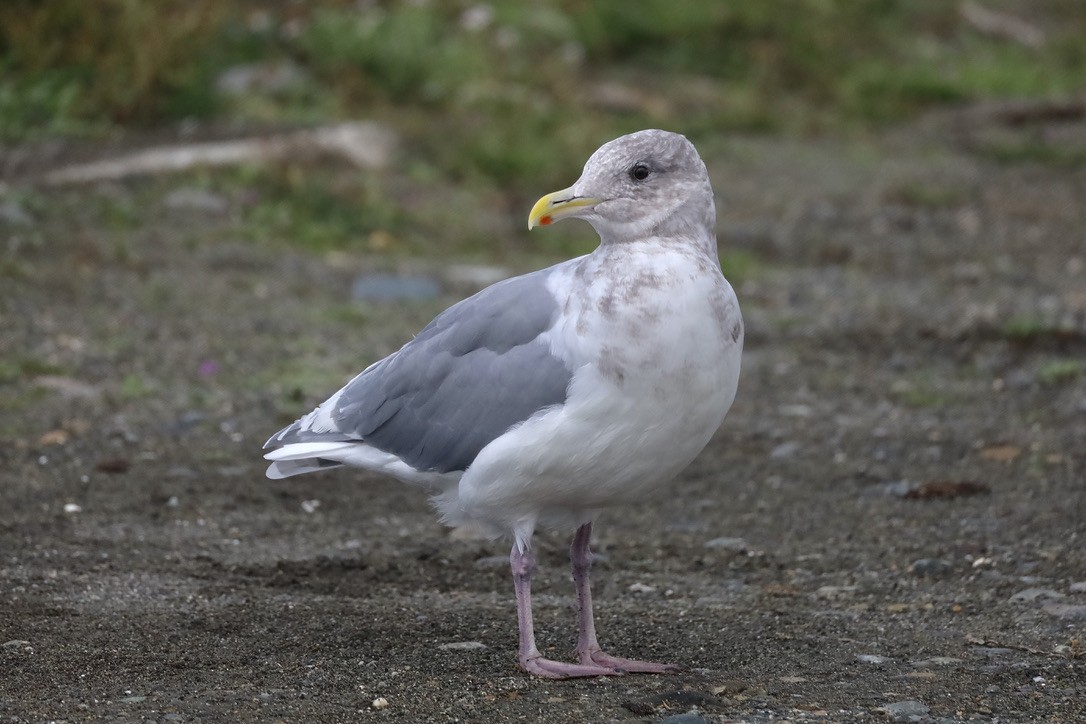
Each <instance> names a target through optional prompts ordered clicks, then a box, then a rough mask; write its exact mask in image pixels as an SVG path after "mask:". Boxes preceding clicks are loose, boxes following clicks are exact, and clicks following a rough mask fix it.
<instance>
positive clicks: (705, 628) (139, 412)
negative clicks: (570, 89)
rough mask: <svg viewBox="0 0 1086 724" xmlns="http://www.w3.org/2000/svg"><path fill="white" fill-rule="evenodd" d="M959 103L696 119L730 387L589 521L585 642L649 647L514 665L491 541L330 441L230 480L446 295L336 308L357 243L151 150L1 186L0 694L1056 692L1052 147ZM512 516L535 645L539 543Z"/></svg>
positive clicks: (907, 714)
mask: <svg viewBox="0 0 1086 724" xmlns="http://www.w3.org/2000/svg"><path fill="white" fill-rule="evenodd" d="M959 120H960V119H959ZM1061 123H1062V125H1060V126H1059V128H1058V130H1059V131H1060V133H1059V136H1058V137H1059V138H1061V139H1065V138H1077V139H1081V138H1083V137H1086V125H1084V124H1082V123H1076V122H1061ZM991 124H993V125H992V126H991V127H990V128H989V127H983V128H973V127H967V128H963V127H962V126H961V124H960V122H959V121H957V120H955V121H948V120H947V119H934V120H929V121H926V122H924V123H922V124H918V125H916V126H914V127H912V128H908V129H903V130H900V131H896V132H893V133H888V134H886V135H883V136H879V137H874V138H869V139H865V140H863V141H853V142H848V143H845V142H832V141H809V142H795V141H790V142H783V141H771V140H752V139H735V140H731V141H728V142H727V143H722V144H721V145H720V147H719V148H716V149H710V152H709V154H708V156H709V158H708V161H709V164H710V167H711V168H712V170H713V173H714V177H715V179H714V180H715V185H716V187H717V189H718V193H719V195H720V197H721V244H722V248H723V249H725V250H726V251H727V250H731V251H732V252H735V251H736V250H738V251H739V252H740V254H739V255H735V254H734V253H733V254H732V255H731V256H729V257H727V258H730V259H733V260H734V262H733V263H734V265H735V267H734V269H733V270H729V269H728V268H726V269H725V271H726V272H731V275H732V276H733V278H734V279H735V281H736V286H737V289H738V291H739V293H740V298H741V302H742V303H743V305H744V312H745V315H746V319H747V327H748V349H747V352H746V356H745V359H744V371H743V377H742V380H741V383H740V394H739V398H738V400H737V402H736V404H735V407H734V408H733V411H732V413H731V415H730V416H729V418H728V420H727V421H726V422H725V424H724V427H723V428H722V429H721V431H720V433H719V434H718V435H717V436H716V438H715V439H714V440H713V442H712V443H711V444H710V446H709V447H708V449H707V450H706V451H705V452H704V454H703V455H702V456H701V457H700V458H699V459H698V460H697V461H696V462H695V463H694V464H693V465H692V466H691V467H690V468H689V469H688V470H687V471H685V472H684V473H683V474H682V475H681V476H680V477H679V479H678V480H677V481H676V482H675V485H674V488H673V491H674V492H673V493H672V494H669V495H668V496H667V497H666V498H665V499H663V500H661V501H659V503H658V504H657V505H654V506H646V507H638V508H631V509H622V510H615V511H613V512H610V513H608V514H607V515H605V516H604V517H603V519H602V520H601V522H600V524H599V525H598V526H597V535H598V539H597V541H596V543H595V547H596V549H597V551H598V552H599V553H600V562H599V563H598V565H597V568H596V579H595V580H596V587H597V589H596V590H597V596H598V603H597V618H598V624H599V627H600V631H601V639H602V641H603V643H604V645H605V646H606V647H607V648H609V649H611V650H613V651H615V652H616V653H620V654H625V655H630V656H637V657H644V658H649V659H657V660H667V661H673V662H676V663H679V664H681V665H683V666H684V667H685V671H684V672H683V673H680V674H676V675H671V676H659V677H649V676H628V677H622V678H612V679H594V680H583V681H570V682H554V681H540V680H533V679H529V678H528V677H526V676H525V675H523V674H522V673H520V672H519V670H518V669H517V668H516V664H515V646H516V626H515V610H514V604H513V597H512V585H511V580H510V577H509V573H508V569H507V565H506V553H507V550H508V548H507V546H508V544H507V542H503V541H497V542H490V541H486V540H479V539H477V538H476V537H474V536H473V535H472V534H471V532H470V531H448V530H445V529H443V528H442V527H441V526H440V525H439V524H437V523H436V522H435V519H434V516H433V514H432V512H431V511H430V509H429V505H428V503H427V501H426V500H425V498H424V497H422V496H420V495H418V494H417V492H416V491H414V490H411V489H409V488H406V487H404V486H401V485H399V484H397V483H395V482H393V481H387V480H383V479H380V478H377V477H374V476H371V475H367V474H364V473H359V472H350V471H334V472H331V473H329V474H326V475H324V476H309V477H306V478H304V479H294V480H285V481H275V482H273V481H268V480H266V479H264V477H263V467H264V466H263V464H262V461H261V459H260V455H259V448H260V446H261V444H262V443H263V441H264V439H265V438H266V437H267V435H269V434H270V433H271V432H274V431H275V430H276V429H278V427H279V426H280V425H281V424H283V423H284V422H286V421H288V420H289V419H291V418H292V417H293V416H294V414H296V413H297V412H299V411H302V410H304V409H307V407H308V406H309V405H310V404H312V403H314V402H316V401H318V400H319V399H322V398H323V396H324V395H325V394H327V393H329V392H331V391H332V390H333V389H334V388H335V386H336V384H338V382H340V381H341V380H342V379H344V378H346V377H348V376H350V375H351V374H353V373H354V372H355V371H357V370H358V369H360V368H361V367H362V366H363V365H364V364H365V363H366V362H368V361H371V360H373V359H376V358H377V357H379V356H382V355H384V354H387V353H388V352H390V351H392V350H393V349H395V348H396V347H397V346H398V345H399V344H400V343H402V342H403V341H404V340H406V339H407V338H408V336H409V335H410V334H411V333H412V332H414V331H415V330H417V329H418V327H419V326H421V324H423V323H425V322H426V321H427V320H428V319H429V318H430V316H431V315H432V314H434V313H435V312H437V311H439V310H440V309H441V308H442V307H443V306H445V305H447V304H448V303H451V302H452V301H454V300H455V299H456V298H457V297H458V296H460V295H462V294H464V293H465V292H466V291H470V290H465V289H462V288H460V286H458V285H454V284H446V285H445V286H444V287H443V289H444V291H443V292H442V294H441V296H440V297H439V298H437V299H429V300H421V301H414V302H411V303H401V304H391V305H384V306H376V305H369V306H365V305H357V304H355V305H352V304H351V303H350V293H351V288H352V284H353V282H354V281H355V279H356V278H357V277H358V276H359V275H360V274H363V273H365V272H367V271H369V270H372V269H373V268H374V262H373V260H372V258H371V257H368V256H366V255H365V254H361V253H359V254H355V253H352V252H337V253H332V254H307V253H304V252H302V251H299V250H289V249H284V247H283V246H281V245H280V246H276V245H262V244H260V243H254V242H247V241H244V240H240V239H234V238H231V237H230V235H229V234H228V233H224V231H223V230H224V229H227V228H229V227H228V222H229V220H230V218H231V213H232V212H231V204H232V203H233V201H232V200H231V199H230V198H216V197H214V196H212V197H210V200H209V197H207V196H206V195H205V196H204V197H203V201H202V202H199V203H197V202H198V201H200V198H201V197H200V195H199V194H194V193H193V192H192V190H191V189H190V188H188V186H186V184H189V185H191V179H187V178H185V179H165V180H153V181H152V182H150V183H148V182H145V181H132V182H123V183H120V182H113V183H109V184H100V185H89V186H82V187H67V188H53V189H47V188H41V189H38V190H37V191H35V192H34V195H33V201H27V200H26V199H27V198H28V197H26V196H25V195H24V196H20V195H19V193H15V191H13V190H12V189H9V193H8V194H7V195H6V197H5V198H4V199H2V200H3V204H2V207H0V232H2V234H0V238H3V239H6V243H7V246H6V248H5V250H4V256H3V257H2V258H0V262H2V264H3V265H2V266H0V281H2V285H0V336H2V339H3V349H2V357H0V359H2V360H3V366H2V367H0V440H2V442H3V444H2V446H0V462H2V465H0V468H2V470H0V719H2V720H3V721H12V722H38V721H51V720H65V721H158V722H167V721H248V720H251V721H323V722H334V721H371V720H372V721H378V720H380V721H494V722H497V721H501V722H504V721H659V720H668V719H667V717H671V719H670V720H669V721H673V722H677V721H684V722H699V721H733V720H738V721H770V720H782V719H789V720H792V721H929V720H936V721H964V720H971V721H973V720H979V721H1004V722H1005V721H1053V722H1078V721H1083V720H1084V719H1086V481H1084V475H1086V473H1084V470H1086V445H1084V442H1086V367H1084V364H1086V233H1084V231H1083V230H1084V229H1086V171H1084V170H1083V167H1082V166H1081V165H1077V166H1076V165H1075V164H1073V163H1066V164H1061V163H1055V162H1051V159H1050V160H1049V161H1050V162H1047V163H1040V162H1028V161H1025V162H1017V163H1013V164H1006V163H998V162H996V161H992V160H987V159H986V156H985V155H984V154H982V153H977V152H976V151H975V149H973V146H972V144H971V143H970V141H971V140H974V139H976V138H981V137H982V136H983V133H993V134H1015V133H1017V134H1027V133H1037V132H1038V129H1037V128H1031V129H1025V130H1023V129H1014V128H1012V129H1006V128H1001V127H997V126H996V125H994V124H997V121H991ZM1040 130H1044V129H1043V128H1042V129H1040ZM983 137H987V136H983ZM573 171H575V170H573ZM342 172H343V173H349V172H350V170H349V169H343V171H342ZM179 189H183V191H180V192H179V191H178V190H179ZM16 190H17V189H16ZM548 190H549V189H540V192H541V193H542V192H544V191H548ZM194 198H195V199H196V201H193V199H194ZM106 202H108V205H109V208H116V207H117V206H118V205H119V206H122V207H124V208H127V209H129V212H128V214H127V216H126V217H125V219H124V220H123V221H121V222H117V221H116V220H115V219H113V218H112V217H111V216H110V215H109V214H106V213H103V212H102V211H101V209H102V208H103V204H106ZM526 211H527V209H524V212H525V213H526ZM520 224H521V222H520V217H519V216H518V217H517V218H516V219H510V221H509V229H510V231H509V234H510V236H511V237H512V238H519V237H518V236H516V235H519V234H520V233H521V232H519V231H518V230H516V229H517V228H518V227H519V226H520ZM585 233H590V232H589V231H588V229H587V227H586V229H585ZM517 243H523V244H525V245H526V244H529V243H531V238H524V239H522V240H521V241H519V242H517ZM448 262H449V260H447V259H437V258H435V259H433V260H431V261H427V262H421V261H415V262H412V263H411V264H410V268H411V269H412V271H414V272H417V271H418V270H419V269H423V271H424V273H428V274H429V275H431V276H432V277H433V278H435V279H438V280H441V279H443V268H444V267H445V266H447V264H448ZM726 266H727V265H726ZM518 271H520V269H518ZM538 543H539V546H540V557H541V564H542V570H541V573H540V576H539V579H538V585H537V589H536V590H537V592H538V594H537V602H536V615H537V631H538V633H539V636H540V638H541V641H540V644H541V648H543V650H544V651H545V653H546V654H547V655H550V656H555V657H563V656H569V654H570V650H571V649H572V645H573V627H574V618H573V611H572V606H573V596H572V587H571V584H570V581H569V575H568V569H567V566H566V560H565V555H566V553H565V549H566V545H567V544H568V540H567V538H566V536H565V535H564V534H544V535H542V536H540V537H539V541H538Z"/></svg>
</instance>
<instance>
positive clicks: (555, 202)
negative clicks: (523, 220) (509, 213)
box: [528, 188, 601, 231]
mask: <svg viewBox="0 0 1086 724" xmlns="http://www.w3.org/2000/svg"><path fill="white" fill-rule="evenodd" d="M600 200H601V199H596V198H592V197H591V196H576V195H574V193H573V189H572V188H568V189H562V190H561V191H555V192H554V193H553V194H547V195H546V196H544V197H543V198H541V199H540V200H539V201H536V202H535V206H533V207H532V211H531V212H530V213H529V214H528V231H531V230H532V229H534V228H535V227H537V226H550V225H551V224H553V223H554V222H556V221H560V220H562V219H565V218H568V217H570V216H576V215H577V212H578V210H580V209H583V208H585V207H589V208H591V207H593V206H595V205H596V204H598V203H599V202H600Z"/></svg>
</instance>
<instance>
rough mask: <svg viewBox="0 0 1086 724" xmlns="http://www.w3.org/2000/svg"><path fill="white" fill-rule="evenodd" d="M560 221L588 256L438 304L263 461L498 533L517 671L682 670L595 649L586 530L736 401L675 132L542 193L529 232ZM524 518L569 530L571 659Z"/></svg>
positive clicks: (722, 319) (694, 159)
mask: <svg viewBox="0 0 1086 724" xmlns="http://www.w3.org/2000/svg"><path fill="white" fill-rule="evenodd" d="M567 218H579V219H583V220H585V221H587V222H588V223H589V224H590V225H591V226H592V228H593V229H594V230H595V231H596V233H597V234H598V235H599V237H600V244H599V246H598V247H597V248H596V249H595V251H593V252H592V253H590V254H587V255H585V256H581V257H578V258H575V259H570V260H569V261H566V262H563V263H560V264H557V265H555V266H552V267H549V268H546V269H542V270H539V271H535V272H531V273H529V274H525V275H523V276H518V277H514V278H511V279H506V280H504V281H501V282H498V283H496V284H494V285H492V286H490V287H487V288H486V289H483V290H482V291H481V292H479V293H478V294H476V295H474V296H472V297H469V298H468V299H465V300H463V301H461V302H459V303H457V304H454V305H453V306H451V307H449V308H448V309H447V310H445V311H444V312H442V313H441V314H439V315H438V316H437V317H436V318H435V319H434V320H433V321H432V322H431V323H430V324H429V325H427V326H426V327H425V328H424V329H423V330H422V331H421V332H419V333H418V335H416V336H415V337H414V338H413V339H412V340H411V341H409V342H408V343H407V344H405V345H404V346H403V347H402V348H401V349H400V350H399V351H398V352H395V353H393V354H391V355H389V356H388V357H386V358H384V359H382V360H380V361H378V362H375V363H373V364H372V365H370V366H369V367H367V368H366V369H365V370H364V371H363V372H362V373H361V374H359V375H358V376H357V377H355V378H354V379H352V380H351V381H350V382H348V383H347V385H346V386H344V387H343V388H342V389H341V390H339V391H338V392H336V393H335V394H333V395H332V396H331V397H330V398H328V400H327V401H325V402H324V403H322V404H321V405H319V406H318V407H317V408H316V409H314V410H313V411H312V412H310V413H309V414H307V415H305V416H304V417H302V418H301V419H299V420H298V421H296V422H294V423H293V424H291V425H289V426H287V427H286V428H284V429H283V430H281V431H280V432H278V433H276V434H275V435H273V436H272V437H271V439H270V440H268V442H267V444H266V445H265V450H268V452H267V453H266V455H265V456H264V457H265V458H266V459H268V460H270V461H271V465H270V467H269V468H268V471H267V475H268V477H269V478H273V479H279V478H285V477H289V476H292V475H298V474H300V473H309V472H313V471H317V470H325V469H328V468H332V467H337V466H341V465H347V466H354V467H358V468H364V469H366V470H372V471H376V472H379V473H384V474H387V475H390V476H392V477H395V478H398V479H399V480H402V481H404V482H406V483H409V484H412V485H416V486H419V487H422V488H424V489H426V490H427V491H428V492H429V493H430V494H431V495H432V499H433V502H434V505H435V507H436V508H437V510H438V511H439V512H440V514H441V518H442V522H444V523H446V524H448V525H453V526H460V525H467V524H472V525H474V526H475V527H477V528H480V529H482V530H484V531H485V532H487V533H489V534H491V535H493V536H495V537H497V536H502V535H509V534H511V535H512V539H513V547H512V551H511V552H510V556H509V562H510V567H511V568H512V573H513V584H514V591H515V594H516V602H517V620H518V629H519V637H520V646H519V652H518V659H519V663H520V666H521V668H523V669H524V670H525V671H526V672H528V673H529V674H533V675H536V676H541V677H546V678H555V679H561V678H569V677H583V676H601V675H605V676H606V675H621V674H627V673H635V672H637V673H666V672H671V671H677V670H678V668H677V667H676V666H673V665H671V664H662V663H655V662H648V661H638V660H635V659H627V658H622V657H618V656H612V655H611V654H609V653H607V652H605V651H604V650H603V649H602V648H601V647H600V644H599V641H598V639H597V636H596V628H595V621H594V617H593V611H592V592H591V587H590V583H589V571H590V568H591V563H592V552H591V549H590V547H589V544H590V540H591V536H592V524H593V522H594V521H595V520H596V519H597V517H598V516H599V515H600V513H602V512H603V511H604V510H605V509H608V508H611V507H612V506H615V505H619V504H627V503H631V502H636V501H644V500H648V499H651V498H652V497H653V496H654V495H656V496H659V495H660V494H663V493H666V492H668V490H669V489H670V486H671V484H672V481H673V479H674V477H675V476H676V474H677V473H679V472H680V471H681V470H682V469H683V468H685V467H686V466H687V465H688V464H689V463H690V462H691V461H692V460H693V459H694V458H695V457H696V456H697V455H698V453H699V452H701V450H702V449H703V448H704V447H705V446H706V444H707V443H708V442H709V439H710V438H711V437H712V436H713V434H714V433H715V432H716V430H717V428H719V427H720V424H721V422H722V421H723V420H724V416H725V415H726V414H727V412H728V409H729V408H730V407H731V404H732V401H733V400H734V399H735V393H736V387H737V385H738V381H739V367H740V358H741V356H742V349H743V319H742V315H741V314H740V310H739V302H738V300H737V299H736V296H735V293H734V291H733V290H732V287H731V285H730V284H729V283H728V281H727V280H726V279H725V278H724V275H723V274H722V273H721V270H720V262H719V259H718V257H717V245H716V235H715V224H716V209H715V205H714V200H713V191H712V187H711V186H710V183H709V175H708V172H707V171H706V168H705V164H704V163H703V162H702V160H701V158H700V157H699V155H698V152H697V150H696V149H695V148H694V146H693V144H691V143H690V141H689V140H687V139H686V138H685V137H684V136H682V135H679V134H676V133H670V132H667V131H661V130H645V131H640V132H637V133H633V134H630V135H626V136H622V137H620V138H617V139H615V140H613V141H610V142H609V143H606V144H604V145H603V146H601V147H600V148H599V149H598V150H597V151H596V152H595V153H593V154H592V156H591V157H590V158H589V159H588V162H587V163H586V164H585V166H584V170H583V172H582V173H581V176H580V178H579V179H578V180H577V182H576V183H574V184H573V185H572V186H570V187H569V188H567V189H564V190H562V191H556V192H554V193H552V194H548V195H546V196H544V197H543V198H541V199H540V200H539V201H538V202H536V204H535V205H534V206H533V207H532V210H531V213H530V214H529V216H528V229H529V231H530V230H531V229H532V228H534V227H536V226H548V225H550V224H553V223H555V222H557V221H559V220H562V219H567ZM537 527H544V528H549V529H557V530H568V531H574V535H573V542H572V545H571V547H570V562H571V564H572V574H573V582H574V587H575V590H576V594H577V604H578V616H577V618H578V636H577V644H576V657H577V662H576V663H569V662H562V661H556V660H552V659H548V658H544V657H543V655H542V654H541V653H540V651H539V649H538V648H537V646H536V641H535V627H534V624H533V620H532V602H531V582H532V573H533V571H535V569H536V557H535V555H534V553H533V551H532V536H533V533H534V532H535V530H536V528H537Z"/></svg>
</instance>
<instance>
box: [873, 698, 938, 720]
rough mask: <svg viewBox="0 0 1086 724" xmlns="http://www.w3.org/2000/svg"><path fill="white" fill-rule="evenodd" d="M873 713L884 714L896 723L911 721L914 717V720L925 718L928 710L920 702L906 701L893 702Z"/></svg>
mask: <svg viewBox="0 0 1086 724" xmlns="http://www.w3.org/2000/svg"><path fill="white" fill-rule="evenodd" d="M875 711H876V712H878V713H880V714H885V715H886V716H889V717H891V718H893V719H894V720H896V721H911V720H913V719H914V717H915V718H916V719H920V718H921V717H926V716H927V715H928V711H929V709H928V707H927V706H925V705H924V704H923V703H922V702H919V701H916V700H913V699H909V700H906V701H895V702H894V703H892V704H885V705H883V706H880V707H879V708H878V709H876V710H875Z"/></svg>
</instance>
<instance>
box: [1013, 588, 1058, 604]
mask: <svg viewBox="0 0 1086 724" xmlns="http://www.w3.org/2000/svg"><path fill="white" fill-rule="evenodd" d="M1063 597H1064V595H1063V594H1062V593H1060V592H1059V591H1053V590H1052V589H1051V588H1027V589H1025V590H1022V591H1019V592H1018V593H1016V594H1014V595H1013V596H1011V597H1010V598H1008V599H1007V603H1034V602H1035V601H1043V600H1046V599H1056V598H1063Z"/></svg>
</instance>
